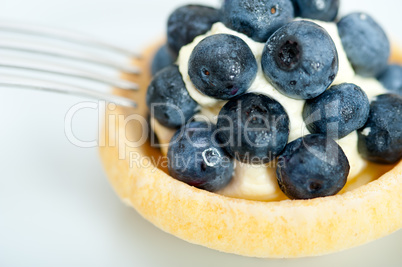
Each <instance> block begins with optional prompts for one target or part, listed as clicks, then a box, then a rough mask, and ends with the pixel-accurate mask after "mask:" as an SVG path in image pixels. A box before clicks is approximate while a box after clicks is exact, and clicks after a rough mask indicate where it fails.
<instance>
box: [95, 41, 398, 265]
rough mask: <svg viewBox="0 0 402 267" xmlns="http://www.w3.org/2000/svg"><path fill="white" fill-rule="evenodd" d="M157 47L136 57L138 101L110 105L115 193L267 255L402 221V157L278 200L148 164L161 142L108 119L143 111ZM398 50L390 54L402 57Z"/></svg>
mask: <svg viewBox="0 0 402 267" xmlns="http://www.w3.org/2000/svg"><path fill="white" fill-rule="evenodd" d="M156 47H157V46H152V47H150V48H148V49H147V50H146V51H145V52H144V57H143V58H142V59H141V60H138V61H137V62H135V64H137V65H140V67H141V68H142V69H143V70H144V73H143V74H141V75H140V76H137V77H130V79H132V80H134V81H136V82H137V83H139V84H140V86H141V90H140V91H138V92H132V93H127V92H124V93H125V94H130V96H131V97H133V98H134V99H136V100H137V101H138V102H139V106H138V108H137V109H135V110H129V109H124V108H117V109H116V110H114V111H109V113H108V116H107V117H106V118H107V120H106V123H105V129H111V128H110V127H111V126H113V127H114V126H116V127H117V129H118V131H119V132H120V135H119V134H116V135H109V132H111V131H109V130H108V131H105V133H104V138H105V139H103V140H106V144H105V145H104V146H101V147H100V155H101V158H102V161H103V165H104V168H105V170H106V173H107V175H108V177H109V180H110V182H111V184H112V185H113V187H114V189H115V190H116V192H117V194H118V195H119V197H120V198H121V199H122V200H123V201H124V202H125V203H126V204H128V205H130V206H132V207H134V208H135V209H136V210H137V211H138V212H139V213H140V214H141V215H142V216H143V217H144V218H146V219H147V220H149V221H150V222H152V223H153V224H154V225H156V226H157V227H159V228H160V229H162V230H164V231H166V232H168V233H171V234H173V235H175V236H177V237H179V238H182V239H184V240H186V241H189V242H191V243H195V244H199V245H203V246H206V247H209V248H213V249H216V250H220V251H224V252H229V253H235V254H240V255H245V256H252V257H263V258H283V257H286V258H291V257H305V256H314V255H322V254H327V253H331V252H335V251H340V250H344V249H347V248H350V247H354V246H357V245H361V244H364V243H367V242H369V241H372V240H374V239H377V238H380V237H382V236H385V235H388V234H390V233H392V232H394V231H396V230H398V229H400V228H401V227H402V162H400V163H399V164H398V165H396V166H394V167H393V166H379V165H374V164H373V165H371V167H370V168H369V169H368V170H367V171H368V172H371V173H372V172H376V173H377V177H379V176H381V175H382V174H383V173H385V172H386V173H385V174H384V175H382V176H381V177H380V178H379V179H377V180H375V181H371V182H370V175H368V176H367V178H365V177H363V176H364V175H362V177H361V179H359V181H360V182H361V183H366V182H367V181H368V182H369V183H367V184H364V185H360V184H354V185H350V186H349V188H347V189H345V190H344V191H343V192H345V193H341V194H338V195H336V196H332V197H326V198H318V199H312V200H285V201H277V202H259V201H249V200H242V199H234V198H228V197H224V196H221V195H218V194H214V193H210V192H207V191H204V190H199V189H197V188H194V187H191V186H188V185H187V184H184V183H182V182H179V181H177V180H175V179H173V178H172V177H170V176H169V175H168V174H167V170H166V168H165V167H164V166H161V165H163V164H162V161H159V164H158V166H159V168H156V167H155V166H154V165H152V164H150V163H151V162H152V161H154V163H158V160H161V157H162V156H161V153H160V152H159V150H158V149H155V148H152V147H151V146H150V145H149V144H148V143H146V144H144V145H142V146H139V147H128V146H126V144H125V142H122V141H121V139H122V138H123V136H126V138H127V139H128V140H132V141H133V140H139V139H140V137H141V136H142V134H143V131H142V130H143V129H142V128H141V124H140V123H139V122H135V121H133V122H131V123H129V124H127V125H125V124H122V123H120V124H119V120H118V119H115V122H114V123H113V124H112V125H110V124H109V121H110V118H112V117H115V118H117V116H118V115H121V114H124V115H125V116H129V115H130V114H132V113H134V112H135V113H136V114H139V115H141V116H143V117H146V115H147V108H146V105H145V92H146V89H147V86H148V83H149V81H150V79H151V76H150V73H149V72H148V70H149V64H148V63H149V62H150V58H151V57H152V55H153V54H154V51H155V48H156ZM400 55H402V53H401V54H399V55H398V56H394V57H393V59H396V58H398V59H402V56H400ZM394 61H395V60H394ZM113 127H112V128H113ZM117 137H120V139H119V140H116V139H117ZM119 141H120V142H119ZM119 143H120V145H119ZM115 144H116V145H115ZM122 152H123V153H122ZM119 157H120V158H121V159H119ZM392 167H393V168H392ZM391 168H392V169H391ZM389 169H391V170H390V171H388V172H387V170H389ZM365 179H367V181H365ZM133 227H135V226H134V225H133Z"/></svg>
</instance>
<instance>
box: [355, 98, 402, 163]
mask: <svg viewBox="0 0 402 267" xmlns="http://www.w3.org/2000/svg"><path fill="white" fill-rule="evenodd" d="M358 136H359V141H358V150H359V153H360V155H362V157H363V158H365V159H366V160H369V161H373V162H376V163H385V164H393V163H396V162H398V161H399V160H401V158H402V96H399V95H394V94H384V95H380V96H377V97H376V99H375V100H374V101H372V102H371V105H370V115H369V118H368V121H367V123H366V125H365V126H364V127H363V128H362V129H360V130H359V131H358Z"/></svg>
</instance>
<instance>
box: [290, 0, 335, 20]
mask: <svg viewBox="0 0 402 267" xmlns="http://www.w3.org/2000/svg"><path fill="white" fill-rule="evenodd" d="M292 2H293V4H294V5H295V9H296V10H297V13H296V15H297V16H300V17H302V18H309V19H316V20H321V21H333V20H335V18H336V16H337V15H338V11H339V0H318V1H317V0H315V1H312V0H292Z"/></svg>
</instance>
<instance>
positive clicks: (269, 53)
mask: <svg viewBox="0 0 402 267" xmlns="http://www.w3.org/2000/svg"><path fill="white" fill-rule="evenodd" d="M261 64H262V70H263V71H264V74H265V77H266V78H267V80H268V81H270V82H271V83H272V85H273V86H274V87H275V88H276V89H277V90H278V91H279V92H281V93H282V94H284V95H286V96H288V97H291V98H295V99H311V98H314V97H316V96H318V95H320V94H321V93H323V92H324V91H325V90H326V89H327V88H328V87H329V86H330V85H331V84H332V82H333V81H334V79H335V76H336V75H337V73H338V53H337V50H336V47H335V44H334V42H333V41H332V39H331V37H330V36H329V35H328V33H327V32H326V31H325V30H324V29H323V28H322V27H320V26H318V25H317V24H315V23H313V22H310V21H294V22H291V23H289V24H287V25H285V26H283V27H282V28H280V29H279V30H278V31H276V32H275V33H274V34H273V35H272V36H271V37H270V38H269V39H268V42H267V43H266V45H265V47H264V51H263V54H262V59H261Z"/></svg>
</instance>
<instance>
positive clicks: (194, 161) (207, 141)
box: [167, 122, 234, 192]
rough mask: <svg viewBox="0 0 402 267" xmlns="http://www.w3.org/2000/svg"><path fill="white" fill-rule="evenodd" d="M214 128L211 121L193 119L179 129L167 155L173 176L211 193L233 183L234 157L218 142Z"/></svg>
mask: <svg viewBox="0 0 402 267" xmlns="http://www.w3.org/2000/svg"><path fill="white" fill-rule="evenodd" d="M215 131H216V127H215V126H214V125H212V124H208V123H206V122H192V123H189V124H187V125H186V126H184V127H183V128H182V129H180V130H178V131H177V132H176V134H175V135H174V136H173V138H172V140H171V143H170V145H169V150H168V154H167V157H168V160H169V165H168V167H169V173H170V175H171V176H172V177H173V178H176V179H177V180H180V181H182V182H185V183H187V184H189V185H191V186H195V187H197V188H201V189H205V190H207V191H211V192H214V191H217V190H219V189H222V188H223V187H225V186H226V185H227V184H228V183H229V182H230V180H231V178H232V174H233V168H234V164H233V160H232V159H231V158H230V157H229V156H228V154H227V153H226V151H225V150H224V149H222V148H221V147H220V146H219V145H217V142H216V141H215V139H214V132H215Z"/></svg>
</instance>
